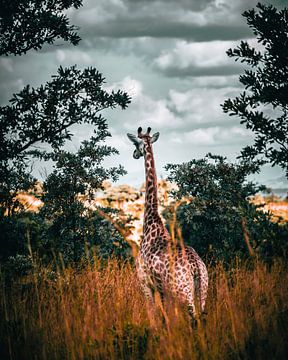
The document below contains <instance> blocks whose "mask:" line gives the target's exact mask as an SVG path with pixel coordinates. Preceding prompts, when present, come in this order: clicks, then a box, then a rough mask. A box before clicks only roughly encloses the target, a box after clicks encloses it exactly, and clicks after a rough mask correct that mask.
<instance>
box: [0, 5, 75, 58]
mask: <svg viewBox="0 0 288 360" xmlns="http://www.w3.org/2000/svg"><path fill="white" fill-rule="evenodd" d="M80 6H82V0H57V1H55V0H9V1H7V0H0V9H1V10H0V55H21V54H23V53H24V54H25V53H26V52H27V51H28V50H31V49H35V50H39V49H41V48H42V46H43V45H44V44H45V43H48V44H53V43H54V41H55V40H56V39H63V40H64V41H68V42H70V43H71V44H73V45H77V44H78V42H79V41H80V37H79V36H78V35H77V33H76V30H77V27H76V26H74V25H70V24H69V19H68V17H67V15H65V11H66V10H67V9H69V8H71V7H74V8H75V9H78V8H79V7H80Z"/></svg>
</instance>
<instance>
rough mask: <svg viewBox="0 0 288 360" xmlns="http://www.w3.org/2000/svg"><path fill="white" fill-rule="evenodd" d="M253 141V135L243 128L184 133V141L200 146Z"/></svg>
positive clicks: (198, 130)
mask: <svg viewBox="0 0 288 360" xmlns="http://www.w3.org/2000/svg"><path fill="white" fill-rule="evenodd" d="M249 138H251V139H252V133H251V132H250V131H248V130H247V129H245V128H243V127H238V126H233V127H230V128H223V127H219V126H215V127H209V128H199V129H195V130H192V131H189V132H187V133H183V135H182V141H183V142H184V143H191V144H193V145H198V146H213V145H219V144H222V145H223V146H225V145H230V144H233V143H241V142H243V140H247V139H249Z"/></svg>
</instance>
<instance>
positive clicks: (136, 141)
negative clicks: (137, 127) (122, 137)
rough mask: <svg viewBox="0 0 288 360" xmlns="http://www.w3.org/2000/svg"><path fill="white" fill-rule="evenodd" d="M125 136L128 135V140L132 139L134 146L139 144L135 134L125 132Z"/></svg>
mask: <svg viewBox="0 0 288 360" xmlns="http://www.w3.org/2000/svg"><path fill="white" fill-rule="evenodd" d="M127 136H128V139H129V140H130V141H132V143H133V144H134V145H135V146H137V145H139V143H140V141H139V140H138V138H137V137H136V136H135V135H133V134H127Z"/></svg>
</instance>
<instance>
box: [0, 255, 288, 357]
mask: <svg viewBox="0 0 288 360" xmlns="http://www.w3.org/2000/svg"><path fill="white" fill-rule="evenodd" d="M34 268H35V271H34V273H32V274H31V276H30V277H29V276H26V277H25V278H24V279H21V280H20V279H17V280H14V282H13V283H12V284H10V287H8V286H5V282H4V277H5V274H3V273H2V274H1V272H0V351H1V350H2V353H1V358H3V359H6V358H12V359H19V358H21V359H23V360H25V359H29V360H30V359H31V358H33V359H34V358H39V357H40V358H44V359H70V358H73V359H119V360H124V359H125V360H128V359H131V360H132V359H139V360H140V359H143V360H144V359H155V360H160V359H173V360H178V359H179V360H180V359H181V360H182V359H195V360H197V359H199V360H200V359H221V360H226V359H227V360H228V359H275V360H276V359H279V360H280V359H285V358H286V354H287V351H288V343H287V330H288V329H287V326H288V325H287V324H288V321H287V320H288V301H287V299H288V287H287V286H283V284H287V281H288V272H287V264H286V265H285V263H284V262H281V261H280V260H279V259H278V260H275V261H274V262H273V263H272V264H271V265H270V266H267V264H264V263H263V262H260V261H254V262H252V261H249V262H240V261H238V262H236V263H235V264H234V265H233V266H231V265H230V266H228V268H227V266H226V269H225V267H224V266H223V265H222V264H218V265H217V266H215V267H212V268H211V267H210V268H209V281H210V286H209V295H208V298H207V305H206V311H207V316H206V322H205V326H203V324H202V322H201V321H199V322H198V326H197V328H195V327H194V328H193V327H192V326H191V322H190V318H189V316H188V312H187V311H186V309H185V307H183V306H181V304H179V303H177V302H175V301H174V300H173V299H172V298H171V297H168V296H167V298H165V301H164V303H163V306H160V304H159V303H158V304H157V303H156V305H155V308H154V317H153V316H152V309H151V307H149V306H148V304H147V303H146V300H145V297H144V295H143V293H142V291H141V289H140V287H139V283H138V280H137V275H136V272H135V268H134V266H133V265H131V264H130V263H129V262H126V263H123V262H117V261H115V260H113V259H112V260H111V259H110V260H108V261H107V264H106V266H103V264H102V263H101V262H99V261H97V258H95V259H94V262H93V263H92V264H88V266H87V267H84V268H83V269H82V270H81V271H75V269H71V268H69V267H68V268H65V269H61V270H58V271H56V272H51V270H50V269H49V268H44V267H39V266H38V265H37V264H34ZM1 275H2V276H1ZM1 277H2V279H1ZM163 312H164V313H165V315H166V319H169V322H165V321H164V320H163Z"/></svg>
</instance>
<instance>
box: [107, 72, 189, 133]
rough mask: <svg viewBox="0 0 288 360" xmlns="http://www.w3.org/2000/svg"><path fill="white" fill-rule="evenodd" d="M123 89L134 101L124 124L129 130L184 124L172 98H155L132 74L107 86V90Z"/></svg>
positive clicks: (127, 111)
mask: <svg viewBox="0 0 288 360" xmlns="http://www.w3.org/2000/svg"><path fill="white" fill-rule="evenodd" d="M116 89H121V90H123V91H126V92H127V93H128V94H129V95H130V96H131V97H132V102H131V105H130V106H129V108H128V109H127V110H126V113H125V115H126V119H125V122H124V126H125V128H126V129H127V130H129V131H130V130H131V131H135V129H136V128H137V127H138V126H143V127H145V126H151V127H152V128H153V127H154V126H155V127H157V128H158V129H159V128H161V127H165V128H177V127H181V126H182V125H183V121H182V119H181V118H180V117H178V116H176V115H175V113H174V112H173V111H172V110H171V109H170V106H169V104H170V100H169V99H166V98H161V99H153V98H152V97H150V96H149V95H147V94H146V93H145V92H144V89H143V85H142V83H141V82H140V81H139V80H137V79H133V78H131V77H130V76H128V77H125V78H124V79H123V80H122V81H120V82H117V83H114V84H112V85H111V86H107V87H106V90H107V91H111V90H116Z"/></svg>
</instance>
